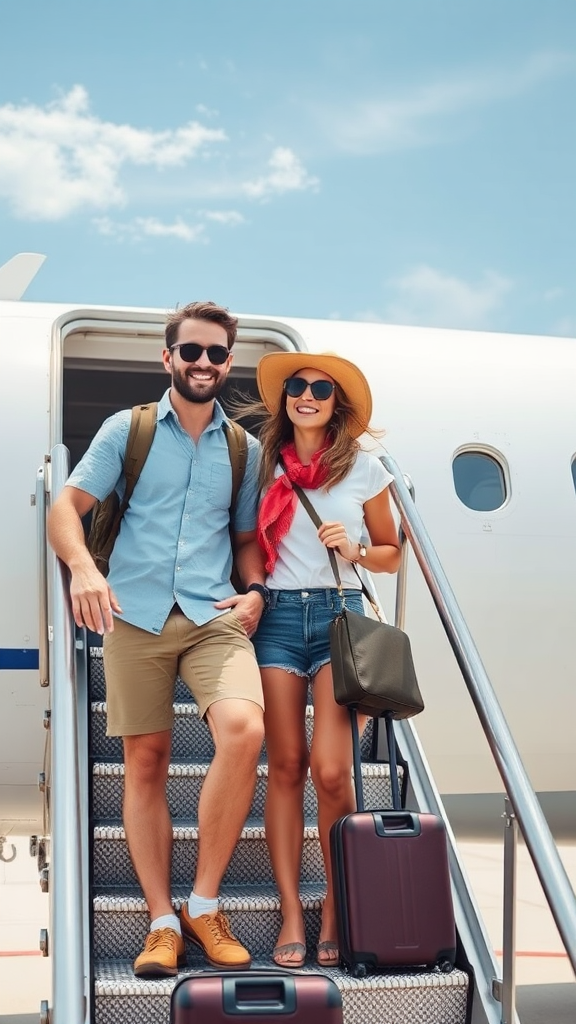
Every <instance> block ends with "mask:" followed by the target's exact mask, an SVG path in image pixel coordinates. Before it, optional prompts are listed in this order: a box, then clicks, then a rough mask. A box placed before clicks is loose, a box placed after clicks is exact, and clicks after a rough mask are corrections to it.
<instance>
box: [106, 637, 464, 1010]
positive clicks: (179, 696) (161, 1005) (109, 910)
mask: <svg viewBox="0 0 576 1024" xmlns="http://www.w3.org/2000/svg"><path fill="white" fill-rule="evenodd" d="M90 690H91V693H90V696H91V702H92V705H91V706H92V716H91V717H92V727H91V737H92V755H91V761H92V828H91V834H92V832H93V837H94V838H93V848H92V872H93V874H92V886H93V889H92V892H93V932H92V933H93V956H94V1007H95V1021H96V1024H124V1022H130V1024H138V1022H143V1024H144V1022H146V1024H147V1022H152V1021H154V1022H162V1021H166V1022H168V1019H169V996H170V992H171V990H172V987H173V984H174V982H173V981H167V980H163V981H144V980H141V979H138V978H135V977H134V975H133V972H132V961H133V959H134V957H136V956H137V954H138V953H139V952H140V950H141V948H142V945H143V942H144V938H145V935H146V931H147V928H148V915H147V912H146V904H145V902H144V899H143V896H142V893H141V891H140V888H139V886H138V883H137V880H136V877H135V875H134V871H133V869H132V865H131V862H130V857H129V854H128V848H127V845H126V839H125V835H124V829H123V827H122V824H121V800H122V788H123V766H122V748H121V742H120V741H119V740H116V739H109V738H106V735H105V729H106V725H105V718H106V705H105V703H104V700H105V695H104V677H103V669H102V657H101V649H100V648H92V649H91V650H90ZM175 712H176V716H175V727H174V734H173V744H172V757H171V765H170V773H169V780H168V801H169V805H170V810H171V813H172V815H173V820H174V832H173V835H174V853H173V870H172V894H173V898H174V904H175V906H177V907H178V908H179V907H180V905H181V904H182V902H183V901H184V900H185V899H186V898H187V896H188V893H189V891H190V885H191V879H192V878H193V875H194V867H195V863H196V856H197V843H198V829H197V815H196V808H197V803H198V796H199V792H200V787H201V785H202V781H203V779H204V776H205V774H206V771H207V769H208V766H209V763H210V759H211V757H212V754H213V745H212V739H211V736H210V732H209V729H208V728H207V726H206V725H205V723H204V722H202V721H200V720H199V718H198V714H197V708H196V705H195V704H194V703H192V702H191V700H190V693H189V691H188V690H187V688H186V686H185V685H184V684H183V683H181V682H180V681H179V682H178V684H177V689H176V703H175ZM307 724H308V733H309V735H310V733H311V729H312V724H313V708H312V706H309V707H308V709H307ZM371 739H372V727H371V724H369V726H368V729H367V731H366V733H365V735H364V737H363V741H362V746H363V762H364V763H363V765H362V775H363V782H364V792H365V798H366V806H367V808H384V807H391V792H390V775H389V766H388V764H384V763H376V762H374V761H372V760H371ZM399 773H402V769H401V768H400V769H399ZM266 776H267V765H266V760H265V750H263V752H262V757H261V761H260V764H259V766H258V779H257V784H256V792H255V795H254V800H253V803H252V808H251V811H250V815H249V818H248V820H247V822H246V824H245V827H244V829H243V831H242V835H241V837H240V840H239V842H238V845H237V848H236V851H235V853H234V856H233V859H232V862H231V864H230V867H229V870H228V872H227V874H226V876H225V878H224V883H223V887H222V891H221V907H222V909H223V910H224V911H225V913H226V914H228V915H229V917H230V921H231V925H232V930H233V931H234V933H235V934H237V935H238V937H239V938H240V939H241V940H242V942H244V943H245V945H246V946H247V947H248V949H250V951H251V953H252V956H253V962H254V966H260V965H262V966H266V967H270V966H271V962H270V952H271V950H272V949H273V947H274V944H275V939H276V936H277V934H278V931H279V930H280V923H281V919H280V912H279V899H278V895H277V892H276V889H275V885H274V879H273V876H272V871H271V867H270V861H269V857H268V851H267V847H266V842H265V835H264V821H263V814H264V798H265V793H266ZM401 781H402V779H400V782H401ZM315 816H316V799H315V793H314V788H313V786H312V783H311V781H310V779H309V780H308V782H307V784H306V792H305V835H304V854H303V862H302V876H301V877H302V882H301V899H302V905H303V907H304V916H305V921H306V939H307V946H308V951H309V963H308V964H307V967H306V969H307V970H320V968H319V967H318V966H317V965H316V964H315V962H314V957H313V951H314V950H315V947H316V942H317V940H318V930H319V924H320V908H321V900H322V897H323V892H324V887H323V886H324V883H323V875H324V872H323V865H322V856H321V852H320V843H319V840H318V830H317V827H316V824H315ZM374 884H375V885H377V884H378V880H377V879H374ZM430 884H431V885H433V884H434V880H433V878H431V879H430ZM205 966H206V965H205V961H204V958H203V957H202V954H201V953H200V951H199V950H196V949H195V947H194V946H192V945H187V965H186V968H185V969H184V972H186V971H188V972H189V971H192V970H202V969H205ZM325 973H327V974H329V975H331V976H332V977H333V978H334V979H335V980H336V981H337V984H338V986H339V987H340V989H341V990H342V996H343V1005H344V1018H345V1021H346V1024H366V1022H373V1024H400V1022H401V1024H415V1022H422V1024H433V1022H434V1024H465V1021H466V1007H467V999H468V975H467V974H466V973H465V972H464V971H462V970H458V969H456V970H453V971H452V972H450V973H449V974H442V973H440V972H439V971H413V972H411V973H404V972H402V973H401V974H397V973H396V974H394V973H389V974H388V973H386V974H383V973H378V974H374V975H371V976H370V977H369V978H366V979H356V978H354V977H352V976H350V975H346V974H344V973H343V972H342V971H340V970H333V969H332V970H326V971H325Z"/></svg>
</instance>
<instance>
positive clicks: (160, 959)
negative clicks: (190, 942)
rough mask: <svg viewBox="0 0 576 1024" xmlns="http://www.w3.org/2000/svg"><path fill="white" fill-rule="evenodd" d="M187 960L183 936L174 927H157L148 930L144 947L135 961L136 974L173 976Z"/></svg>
mask: <svg viewBox="0 0 576 1024" xmlns="http://www.w3.org/2000/svg"><path fill="white" fill-rule="evenodd" d="M185 960H186V946H185V945H184V939H183V938H182V936H181V935H178V932H175V931H174V929H173V928H157V929H156V931H154V932H148V935H147V936H146V942H145V943H144V949H143V950H142V952H141V953H140V956H137V957H136V959H135V961H134V974H136V975H138V977H139V978H166V977H173V976H174V975H175V974H178V967H179V966H181V965H182V964H183V963H184V962H185Z"/></svg>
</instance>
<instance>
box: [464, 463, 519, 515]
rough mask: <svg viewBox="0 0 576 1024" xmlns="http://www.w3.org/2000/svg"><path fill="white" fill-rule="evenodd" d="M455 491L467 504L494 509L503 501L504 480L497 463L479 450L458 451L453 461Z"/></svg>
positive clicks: (477, 510)
mask: <svg viewBox="0 0 576 1024" xmlns="http://www.w3.org/2000/svg"><path fill="white" fill-rule="evenodd" d="M452 475H453V477H454V486H455V488H456V494H457V495H458V497H459V498H460V501H461V502H463V504H464V505H466V506H467V508H472V509H474V510H475V511H476V512H494V510H495V509H497V508H501V507H502V505H503V504H504V502H505V501H506V482H505V479H504V471H503V469H502V466H501V465H500V463H499V462H498V461H497V460H496V459H495V458H493V457H492V456H491V455H484V454H483V453H482V452H461V453H460V454H459V455H457V456H456V458H455V459H454V461H453V463H452Z"/></svg>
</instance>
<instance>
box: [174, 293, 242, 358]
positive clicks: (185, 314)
mask: <svg viewBox="0 0 576 1024" xmlns="http://www.w3.org/2000/svg"><path fill="white" fill-rule="evenodd" d="M184 320H208V321H210V322H211V323H214V324H220V326H221V327H223V328H224V330H225V331H226V336H227V338H228V350H230V349H231V348H232V346H233V344H234V342H235V341H236V332H237V328H238V320H237V318H236V317H235V316H232V315H231V313H229V311H228V310H227V309H226V307H225V306H217V305H216V303H215V302H189V303H188V305H187V306H182V308H181V309H175V310H174V312H173V313H169V314H168V318H167V320H166V329H165V331H164V337H165V339H166V348H172V346H173V345H175V344H176V341H177V337H178V328H179V327H180V324H181V323H183V321H184Z"/></svg>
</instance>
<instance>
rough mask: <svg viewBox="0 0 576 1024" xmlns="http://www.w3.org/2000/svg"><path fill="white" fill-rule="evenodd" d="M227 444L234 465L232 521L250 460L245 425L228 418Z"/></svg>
mask: <svg viewBox="0 0 576 1024" xmlns="http://www.w3.org/2000/svg"><path fill="white" fill-rule="evenodd" d="M225 426H226V431H225V435H226V444H227V445H228V455H229V457H230V465H231V467H232V497H231V499H230V522H232V516H233V515H234V512H235V510H236V501H237V500H238V492H239V491H240V488H241V486H242V481H243V479H244V473H245V472H246V463H247V462H248V438H247V437H246V431H245V430H244V427H241V426H240V424H239V423H236V421H235V420H226V422H225Z"/></svg>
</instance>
